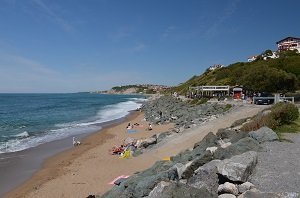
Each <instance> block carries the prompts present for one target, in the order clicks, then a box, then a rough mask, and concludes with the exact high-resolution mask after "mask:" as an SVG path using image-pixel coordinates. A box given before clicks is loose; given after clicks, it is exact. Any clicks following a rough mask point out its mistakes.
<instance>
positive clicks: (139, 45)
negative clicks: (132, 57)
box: [132, 43, 147, 52]
mask: <svg viewBox="0 0 300 198" xmlns="http://www.w3.org/2000/svg"><path fill="white" fill-rule="evenodd" d="M146 47H147V46H146V45H145V44H144V43H137V44H136V45H135V46H134V47H133V48H132V52H140V51H143V50H144V49H145V48H146Z"/></svg>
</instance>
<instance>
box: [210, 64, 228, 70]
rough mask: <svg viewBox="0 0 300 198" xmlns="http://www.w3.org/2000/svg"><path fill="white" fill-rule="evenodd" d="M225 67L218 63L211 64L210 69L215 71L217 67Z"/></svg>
mask: <svg viewBox="0 0 300 198" xmlns="http://www.w3.org/2000/svg"><path fill="white" fill-rule="evenodd" d="M223 67H224V65H221V64H216V65H212V66H210V67H209V68H208V69H209V70H210V71H213V70H215V69H219V68H223Z"/></svg>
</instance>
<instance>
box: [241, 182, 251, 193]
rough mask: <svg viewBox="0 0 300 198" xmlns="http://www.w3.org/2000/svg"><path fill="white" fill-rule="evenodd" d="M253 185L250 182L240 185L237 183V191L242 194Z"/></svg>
mask: <svg viewBox="0 0 300 198" xmlns="http://www.w3.org/2000/svg"><path fill="white" fill-rule="evenodd" d="M254 187H255V186H254V185H253V184H252V183H251V182H245V183H242V184H240V185H238V189H239V193H240V194H242V193H244V192H246V191H247V190H251V189H252V188H254Z"/></svg>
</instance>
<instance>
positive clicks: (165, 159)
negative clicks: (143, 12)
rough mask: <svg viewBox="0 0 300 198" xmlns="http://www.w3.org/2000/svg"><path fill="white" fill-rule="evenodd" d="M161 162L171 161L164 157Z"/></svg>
mask: <svg viewBox="0 0 300 198" xmlns="http://www.w3.org/2000/svg"><path fill="white" fill-rule="evenodd" d="M162 160H163V161H170V160H171V159H170V157H164V158H163V159H162Z"/></svg>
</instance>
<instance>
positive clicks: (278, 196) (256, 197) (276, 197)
mask: <svg viewBox="0 0 300 198" xmlns="http://www.w3.org/2000/svg"><path fill="white" fill-rule="evenodd" d="M261 197H263V198H299V194H298V193H295V192H283V193H274V192H260V191H258V190H257V189H255V188H254V189H251V190H248V191H246V192H244V193H243V194H241V195H239V196H238V198H261Z"/></svg>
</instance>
